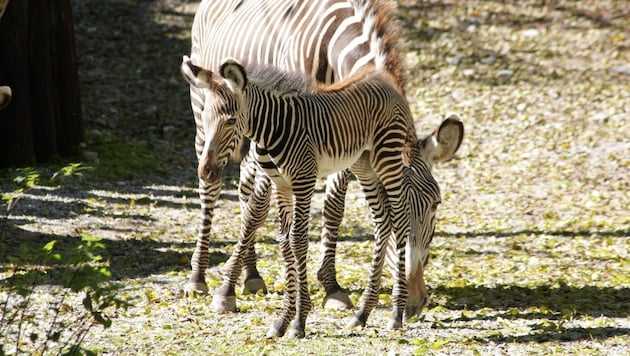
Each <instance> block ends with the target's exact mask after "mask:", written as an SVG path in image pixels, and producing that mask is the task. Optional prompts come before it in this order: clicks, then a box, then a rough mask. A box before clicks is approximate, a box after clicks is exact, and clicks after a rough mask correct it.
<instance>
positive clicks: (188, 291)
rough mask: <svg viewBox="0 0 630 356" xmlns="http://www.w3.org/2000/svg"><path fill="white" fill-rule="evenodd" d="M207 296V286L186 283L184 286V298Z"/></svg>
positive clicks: (198, 283) (199, 283)
mask: <svg viewBox="0 0 630 356" xmlns="http://www.w3.org/2000/svg"><path fill="white" fill-rule="evenodd" d="M206 294H208V286H207V285H206V284H205V283H202V282H188V283H186V285H185V286H184V295H186V296H191V297H193V296H195V295H206Z"/></svg>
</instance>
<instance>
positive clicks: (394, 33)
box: [350, 0, 406, 90]
mask: <svg viewBox="0 0 630 356" xmlns="http://www.w3.org/2000/svg"><path fill="white" fill-rule="evenodd" d="M350 2H351V3H352V5H353V7H354V9H355V11H356V13H357V14H360V15H361V17H362V19H363V23H364V29H363V31H364V33H370V34H371V37H370V46H371V50H372V51H375V52H376V58H375V64H376V67H377V68H379V69H383V68H384V69H385V70H386V71H387V72H389V73H390V74H391V76H392V77H393V78H394V80H395V81H396V83H397V84H398V86H399V88H400V89H401V90H404V88H405V85H406V79H405V68H404V61H403V57H402V54H401V51H400V49H399V48H400V43H401V28H402V26H401V24H400V22H399V20H398V19H397V17H396V14H395V13H394V12H395V9H396V3H394V2H393V1H389V0H350Z"/></svg>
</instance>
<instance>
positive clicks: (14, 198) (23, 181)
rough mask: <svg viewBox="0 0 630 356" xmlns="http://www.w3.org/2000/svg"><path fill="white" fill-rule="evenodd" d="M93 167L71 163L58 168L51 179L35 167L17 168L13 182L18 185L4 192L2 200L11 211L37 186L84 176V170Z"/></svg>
mask: <svg viewBox="0 0 630 356" xmlns="http://www.w3.org/2000/svg"><path fill="white" fill-rule="evenodd" d="M91 169H93V168H92V167H90V166H84V165H83V164H82V163H69V164H67V165H65V166H63V167H61V168H59V169H58V170H56V171H55V172H54V173H53V174H52V175H51V176H50V179H46V178H43V177H44V173H42V172H41V170H38V169H36V168H34V167H24V168H16V169H15V177H14V178H13V183H15V184H16V185H17V186H18V187H17V188H16V189H15V190H13V191H11V192H7V193H2V200H3V201H4V202H5V203H6V205H7V212H11V210H13V208H14V207H15V204H17V202H18V201H19V200H20V198H21V197H22V196H23V195H24V193H26V192H28V191H30V190H31V189H33V188H35V187H36V186H37V185H39V184H44V185H46V184H55V183H57V182H59V181H61V180H62V179H65V178H70V177H82V176H83V172H85V171H88V170H91Z"/></svg>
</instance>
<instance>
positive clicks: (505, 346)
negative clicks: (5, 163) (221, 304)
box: [0, 0, 630, 355]
mask: <svg viewBox="0 0 630 356" xmlns="http://www.w3.org/2000/svg"><path fill="white" fill-rule="evenodd" d="M74 7H75V8H74V9H75V13H74V16H75V22H76V27H75V29H76V37H77V52H78V56H79V64H80V77H81V85H82V101H83V107H84V117H85V120H86V126H87V127H86V130H87V142H86V146H85V148H84V151H85V152H84V155H83V156H82V157H80V158H79V159H78V160H76V161H72V162H78V161H80V162H81V165H80V166H75V168H74V169H70V170H68V169H66V170H65V171H64V170H61V169H60V168H61V167H68V164H69V163H70V162H63V161H62V162H59V163H57V164H53V165H50V166H42V167H37V168H36V169H35V170H34V171H25V170H15V169H12V170H7V171H4V172H2V174H1V175H0V189H1V190H2V192H3V196H4V197H5V200H6V199H7V197H10V196H11V197H14V199H13V201H12V205H11V209H10V210H7V211H6V212H5V213H3V214H4V216H2V217H1V219H0V247H1V248H0V256H2V257H0V285H2V289H3V290H8V289H5V287H7V288H8V286H10V285H11V284H12V283H13V282H14V281H15V279H14V278H13V277H11V276H14V273H16V271H17V272H19V273H21V271H25V270H29V269H32V268H37V267H33V266H32V265H31V264H29V263H27V262H25V260H24V259H23V255H24V251H25V250H26V251H27V252H28V251H31V252H32V251H35V250H38V249H40V248H41V247H42V246H43V245H44V244H46V243H47V242H48V241H50V240H57V241H58V246H60V247H61V248H62V250H63V248H64V247H66V248H67V246H69V245H70V244H71V243H72V242H73V241H76V240H77V239H78V237H80V236H93V237H100V238H102V239H103V240H102V241H103V243H104V245H105V247H106V250H105V251H103V252H102V255H103V256H104V258H105V259H106V260H108V261H109V262H110V270H111V273H112V275H111V278H112V280H113V281H115V282H118V283H120V284H121V285H122V286H123V290H122V291H121V292H120V296H121V297H122V298H124V299H125V300H127V301H129V302H130V303H132V304H133V306H131V307H130V308H129V309H127V310H118V311H116V312H112V314H111V317H112V322H113V324H112V326H111V328H108V329H104V328H102V327H100V326H97V327H94V328H92V329H91V330H90V332H89V333H88V334H87V336H86V338H85V340H84V341H83V347H85V348H87V349H90V350H94V351H96V352H98V353H102V354H117V355H118V354H129V355H135V354H194V353H210V354H236V353H244V354H333V353H335V354H341V353H349V354H385V353H388V354H401V355H407V354H510V355H526V354H589V353H590V354H597V355H610V354H617V355H624V354H628V353H629V352H630V336H629V334H630V277H629V274H628V269H629V265H630V256H629V251H630V209H629V208H628V204H629V203H628V202H629V201H630V189H629V188H630V187H629V180H628V177H630V131H629V130H628V127H629V125H630V31H629V29H630V20H629V19H630V6H628V5H627V4H626V3H625V2H623V1H612V0H610V1H596V2H593V1H582V2H579V1H578V2H574V1H534V0H526V1H519V2H514V3H513V2H505V1H421V2H417V1H407V0H400V1H398V8H397V12H396V14H397V16H398V17H399V19H400V20H401V22H402V24H403V46H402V48H403V50H404V53H405V59H406V65H407V67H408V78H409V83H408V87H407V96H408V98H409V100H410V103H411V108H412V111H413V113H414V116H415V118H416V123H417V129H418V131H419V132H420V133H422V134H423V135H426V134H429V133H430V132H431V130H433V129H434V128H435V127H437V125H438V124H439V122H440V121H441V120H442V118H443V117H444V116H445V114H446V113H447V112H457V113H459V114H460V115H461V117H462V119H463V121H464V124H465V130H466V134H465V138H464V143H463V145H462V147H461V148H460V150H459V152H458V153H457V155H456V158H455V159H454V160H452V161H450V162H447V163H445V164H440V165H439V166H436V167H435V169H434V174H435V177H436V179H437V180H438V182H439V183H440V186H441V190H442V205H441V206H440V208H439V211H438V217H439V220H438V224H437V227H436V234H435V238H434V240H433V243H432V245H431V259H430V261H429V265H428V268H427V272H426V281H427V284H428V287H429V291H430V293H431V301H430V303H429V305H428V306H427V308H426V309H425V312H424V314H423V316H422V317H421V318H419V319H418V320H416V321H414V322H412V323H409V324H407V325H406V326H405V327H404V329H403V330H400V331H394V332H390V331H387V330H386V328H385V325H386V321H387V318H388V314H389V308H390V306H391V300H390V297H389V293H390V291H391V279H390V278H386V279H385V285H384V288H383V293H382V295H381V304H380V306H379V308H378V309H377V310H376V311H375V312H374V313H373V315H372V316H371V317H370V319H369V320H368V326H367V327H366V328H363V329H355V330H347V329H345V327H344V326H345V323H346V322H347V321H348V320H349V318H350V316H351V315H352V311H329V310H323V309H322V308H321V307H320V305H321V300H322V298H323V291H322V288H321V286H320V285H319V284H318V283H317V281H316V280H315V275H314V271H315V270H316V269H317V261H318V258H319V244H318V242H319V232H320V224H321V219H320V218H321V213H320V211H321V209H320V208H321V205H322V193H323V186H324V185H323V182H320V183H319V184H320V189H319V190H318V194H317V196H316V198H315V202H314V208H313V211H314V214H313V221H312V223H311V231H310V234H311V247H310V261H311V263H310V264H309V273H310V276H309V278H310V281H311V292H312V296H313V299H314V302H315V304H316V307H315V308H314V310H313V311H312V313H311V315H310V317H309V320H308V324H307V337H306V339H304V340H299V341H295V340H288V339H277V340H265V339H264V338H263V336H264V334H265V331H266V329H267V327H268V325H269V324H270V323H271V321H272V320H273V319H274V317H275V315H276V313H277V310H278V308H279V307H280V299H281V294H282V291H283V289H284V285H283V283H282V267H281V259H280V255H279V253H278V248H277V245H276V244H275V242H274V236H275V234H276V229H275V225H274V224H273V217H274V216H275V214H276V211H275V209H272V212H271V215H272V216H271V218H270V222H269V223H268V224H267V225H266V226H265V227H264V228H263V229H262V230H261V231H260V233H259V238H258V243H257V248H258V251H259V252H260V255H261V257H260V269H261V272H262V274H263V277H264V278H265V281H266V283H267V285H268V286H269V287H270V293H269V294H268V295H265V296H263V295H256V296H251V295H250V296H239V300H238V303H239V308H240V312H238V313H234V314H226V315H219V314H214V313H212V312H211V311H210V303H211V300H212V297H211V296H208V297H203V296H202V297H197V298H187V297H185V296H184V295H183V293H182V287H183V285H184V283H185V281H186V279H187V277H188V274H189V269H190V267H189V258H190V256H191V254H192V249H193V247H194V243H195V237H196V228H197V222H198V221H197V220H198V207H199V205H198V201H197V196H196V190H195V185H196V178H195V173H196V169H195V156H194V152H193V134H194V126H193V125H194V124H193V121H192V118H191V114H190V107H189V101H188V92H187V86H186V85H185V83H184V81H183V79H182V78H181V76H180V74H179V71H178V68H179V64H180V61H181V56H182V55H184V54H187V53H189V46H190V45H189V36H190V32H189V29H190V24H191V22H192V16H193V13H194V10H195V8H196V3H195V2H187V1H184V0H160V1H151V2H149V1H133V0H90V1H78V2H75V4H74ZM29 172H31V173H32V174H36V175H38V176H39V177H40V179H39V181H38V182H37V184H35V185H34V186H32V187H31V188H27V189H26V190H25V191H24V192H21V193H20V192H16V190H17V189H18V188H20V187H24V182H16V181H15V180H14V178H16V177H24V176H28V175H29ZM55 172H61V173H59V174H57V176H56V177H55V179H51V178H50V177H51V176H52V175H53V174H54V173H55ZM64 172H65V173H66V174H64ZM237 176H238V170H237V166H236V165H233V166H232V167H231V169H230V170H229V171H228V172H226V179H225V189H224V193H223V195H222V198H221V200H220V202H219V204H218V208H217V217H216V218H215V220H214V222H213V231H214V240H213V243H212V245H211V254H212V263H211V264H212V266H211V268H210V269H209V271H208V274H207V279H208V281H209V284H210V286H211V288H212V287H215V286H217V285H218V283H219V281H220V275H221V266H222V264H223V262H224V261H225V260H226V259H227V257H228V256H229V253H230V251H231V246H232V244H233V243H234V241H235V238H236V236H237V231H238V226H239V215H238V212H239V208H238V201H237V192H236V186H235V182H237V180H236V177H237ZM5 202H7V203H8V200H6V201H5ZM366 216H367V209H366V207H365V204H364V202H363V200H362V196H361V193H360V191H359V189H358V185H357V184H356V182H352V183H351V186H350V193H349V196H348V200H347V210H346V215H345V220H344V224H343V226H342V233H341V237H342V242H341V243H340V246H339V254H338V264H339V266H338V269H339V277H340V280H341V282H342V284H343V285H344V287H345V288H347V289H348V290H349V291H350V293H351V298H352V299H353V301H354V302H355V304H357V303H358V302H359V300H360V296H361V292H362V290H363V287H364V285H365V279H366V276H367V263H368V262H369V260H370V255H371V247H372V232H371V223H370V222H369V219H368V218H367V217H366ZM20 246H22V247H20ZM27 254H28V253H27ZM5 256H6V258H5ZM35 290H36V292H35V294H34V295H33V297H32V299H31V301H30V303H31V304H30V306H29V308H30V309H29V310H31V312H30V313H31V314H33V319H34V320H39V323H40V324H44V325H46V323H48V322H49V321H48V319H47V318H50V313H49V312H47V311H46V305H48V304H47V303H54V300H55V296H56V295H58V294H56V293H58V292H59V290H60V281H59V279H58V278H56V277H55V274H54V273H52V272H51V273H50V274H49V276H48V277H42V278H41V279H39V280H38V282H37V283H36V289H35ZM7 293H8V292H3V294H2V297H3V298H4V299H3V303H4V302H5V301H6V300H7V299H6V298H7V296H8V294H7ZM15 298H16V297H14V299H15ZM66 303H67V305H68V306H69V307H68V308H67V309H64V311H63V313H62V317H64V316H65V317H69V315H72V313H73V312H78V310H80V309H81V305H80V304H76V305H75V304H72V303H76V300H74V299H72V298H69V300H68V301H67V302H66ZM7 305H8V304H7ZM6 313H7V309H4V310H3V317H5V315H8V314H6ZM5 320H6V319H5ZM2 325H4V324H2V322H0V326H2ZM2 330H3V329H0V331H2ZM4 330H7V329H4ZM0 334H2V333H1V332H0ZM14 336H15V335H13V337H14ZM4 337H5V338H4V343H5V351H7V352H10V351H11V350H13V349H12V347H14V346H11V345H15V344H16V342H15V340H14V339H11V337H12V335H10V334H5V336H4ZM39 341H41V339H40V340H39ZM19 345H20V346H19V347H20V348H21V349H23V350H26V351H28V350H33V349H34V348H35V347H36V345H37V340H30V339H28V338H24V339H23V340H21V341H20V344H19Z"/></svg>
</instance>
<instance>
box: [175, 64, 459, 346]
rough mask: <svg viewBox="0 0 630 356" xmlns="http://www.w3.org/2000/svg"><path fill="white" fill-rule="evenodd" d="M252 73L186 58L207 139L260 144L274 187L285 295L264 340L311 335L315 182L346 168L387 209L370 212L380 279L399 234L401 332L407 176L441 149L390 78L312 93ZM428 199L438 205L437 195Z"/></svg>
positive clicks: (361, 78) (398, 323)
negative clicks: (425, 136)
mask: <svg viewBox="0 0 630 356" xmlns="http://www.w3.org/2000/svg"><path fill="white" fill-rule="evenodd" d="M251 69H253V70H252V71H250V72H249V76H248V75H247V74H246V71H245V69H244V68H243V67H242V66H241V65H240V64H239V63H238V62H235V61H233V60H228V61H227V62H225V63H224V64H223V65H221V67H220V70H219V74H216V73H213V72H211V71H209V70H206V69H203V68H201V67H198V66H197V65H195V64H193V63H192V61H191V60H190V58H188V57H187V56H184V59H183V62H182V66H181V71H182V74H183V75H184V78H185V79H186V80H187V81H188V82H189V83H190V84H191V86H194V87H196V88H201V89H203V91H204V94H205V98H206V102H205V103H204V111H203V112H202V115H201V120H202V121H203V122H202V124H203V125H204V127H206V129H208V132H218V131H217V127H218V126H221V127H222V129H221V130H220V132H222V135H223V137H207V138H206V139H207V140H208V139H209V140H214V139H219V140H221V141H223V142H224V143H227V144H226V145H224V147H227V151H229V150H231V149H233V148H234V147H235V145H236V143H237V142H238V141H239V140H240V139H241V138H242V136H243V135H245V136H247V137H249V138H250V139H251V140H252V141H253V142H255V143H256V144H257V152H256V153H257V157H256V159H257V160H258V162H259V166H260V168H262V169H263V170H264V171H265V173H266V174H267V175H268V176H269V177H270V179H271V180H272V181H273V182H274V184H275V186H276V192H277V198H278V208H279V216H280V222H281V227H280V246H281V249H282V254H283V257H284V260H285V273H286V288H287V289H286V291H285V298H284V301H283V309H282V311H281V316H280V318H279V319H278V320H277V321H276V322H274V323H273V324H272V325H271V327H270V328H269V331H268V333H267V337H274V336H282V335H284V334H285V332H286V331H287V328H288V327H289V323H290V322H291V320H292V319H294V318H295V319H294V320H293V324H292V326H291V328H290V329H289V336H291V337H304V335H305V326H306V317H307V315H308V313H309V311H310V309H311V300H310V296H309V294H308V285H307V278H306V252H307V248H308V238H307V236H308V235H307V225H308V218H309V212H310V201H311V198H312V196H313V193H314V189H315V182H316V179H317V178H318V177H324V176H327V175H328V174H330V173H333V172H335V171H339V170H343V169H346V168H348V167H350V168H351V170H352V172H353V173H354V175H355V176H356V177H357V178H358V180H359V182H360V184H361V186H362V188H363V190H364V191H366V192H368V191H372V192H374V191H376V192H377V195H378V194H380V195H381V196H379V198H380V201H386V202H387V204H382V205H381V206H380V207H381V208H382V209H383V210H382V211H374V210H373V211H372V215H373V218H375V227H376V228H377V230H378V229H380V230H381V231H377V233H376V236H378V237H377V241H376V246H377V247H376V255H375V257H376V258H375V259H374V261H373V264H376V266H375V267H377V268H376V269H377V270H378V271H379V273H380V270H381V269H382V265H383V259H384V257H385V249H386V246H387V243H388V237H389V236H390V234H391V233H392V232H393V234H394V237H395V244H396V252H397V256H396V264H397V269H396V270H395V281H394V289H393V293H392V294H393V310H392V317H391V319H390V322H389V324H388V327H389V328H400V327H402V319H403V315H404V310H405V307H406V302H407V286H406V280H405V276H406V274H405V245H406V242H407V239H409V238H411V239H413V238H414V236H410V222H411V220H410V216H409V215H410V214H409V211H410V209H409V205H410V199H409V197H408V192H409V189H408V184H409V182H410V181H411V180H410V179H405V178H404V176H405V172H404V168H405V167H406V166H408V165H409V164H410V163H411V162H412V161H414V160H418V159H423V157H422V156H421V155H422V153H421V151H422V150H423V149H426V150H428V151H427V152H428V154H434V155H440V154H444V153H443V152H439V151H438V150H436V147H438V145H436V144H434V143H435V141H426V140H421V141H418V140H417V139H416V134H415V131H414V129H413V120H412V117H411V113H410V111H409V107H408V104H407V102H406V100H405V98H404V96H403V95H402V93H401V92H400V90H399V89H397V87H396V86H395V84H393V81H392V78H391V76H389V75H388V74H387V73H385V72H383V71H380V70H372V71H366V72H363V73H361V74H360V75H355V76H353V77H351V78H349V79H347V80H345V81H342V82H340V83H337V84H335V85H333V86H331V87H314V86H312V85H311V84H310V82H309V81H308V80H306V79H304V78H301V79H300V80H297V81H295V80H286V78H287V74H286V73H284V72H279V71H277V70H274V69H273V68H269V67H264V68H263V67H253V68H251ZM296 83H297V84H296ZM450 120H451V121H452V122H453V123H455V124H454V125H455V126H457V128H456V129H455V131H456V132H458V131H459V129H461V122H460V121H459V120H458V119H457V118H456V117H453V118H452V119H450ZM449 125H450V124H449ZM445 132H452V130H445ZM438 137H439V135H438ZM438 141H439V139H438ZM457 146H458V145H457ZM222 154H225V152H213V151H206V152H203V155H204V156H205V157H206V158H207V159H208V160H210V161H211V160H212V159H214V157H213V156H215V155H222ZM414 155H419V157H413V156H414ZM202 170H203V167H201V165H200V172H199V173H200V178H201V179H208V180H211V179H215V178H213V176H212V175H211V174H209V173H207V174H206V172H201V171H202ZM412 173H413V172H411V173H409V172H408V173H407V174H412ZM434 186H436V187H437V184H434ZM430 194H433V195H437V196H438V199H439V191H437V192H431V193H430ZM377 220H378V221H377ZM421 263H422V262H421ZM379 267H380V268H379ZM378 277H379V278H378V279H377V280H376V285H375V287H376V288H378V287H379V284H380V276H378ZM376 298H377V294H376ZM376 302H377V299H373V300H370V301H368V302H367V303H365V305H364V306H362V308H361V310H360V311H359V313H358V314H357V315H356V316H355V317H354V318H353V321H351V325H358V324H365V321H366V319H367V317H368V316H369V313H370V312H371V310H372V309H373V308H374V307H375V305H376Z"/></svg>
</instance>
